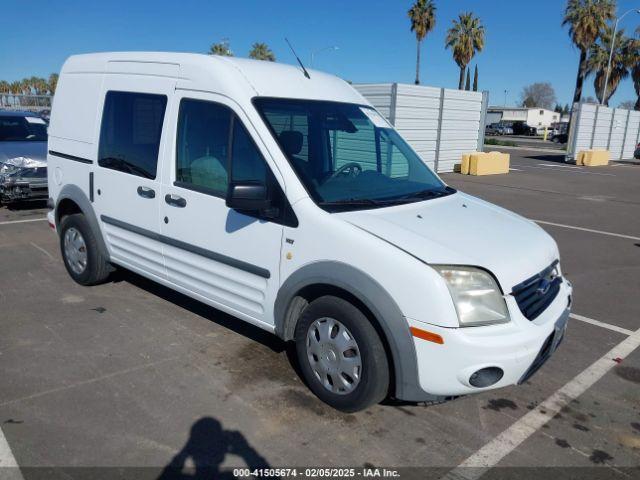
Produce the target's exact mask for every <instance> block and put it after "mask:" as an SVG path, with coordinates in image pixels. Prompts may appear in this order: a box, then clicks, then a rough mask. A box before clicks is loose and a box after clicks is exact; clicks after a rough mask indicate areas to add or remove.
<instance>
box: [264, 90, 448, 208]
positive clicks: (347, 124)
mask: <svg viewBox="0 0 640 480" xmlns="http://www.w3.org/2000/svg"><path fill="white" fill-rule="evenodd" d="M254 103H255V105H256V107H257V109H258V111H259V112H260V114H261V115H262V117H263V119H264V120H265V121H266V123H267V124H268V126H269V128H270V129H271V131H272V133H273V135H274V137H275V138H276V140H277V142H278V144H279V145H280V148H281V149H282V151H283V152H284V153H285V155H286V156H287V158H288V160H289V162H290V163H291V165H292V167H293V169H294V170H295V171H296V173H297V175H298V177H299V178H300V180H301V181H302V182H303V183H304V186H305V187H306V189H307V191H308V192H309V194H310V195H311V197H312V198H313V199H314V201H315V202H316V203H317V204H318V205H320V206H321V207H322V208H324V209H326V210H328V211H344V210H353V209H364V208H376V207H385V206H389V205H397V204H401V203H411V202H419V201H423V200H427V199H431V198H436V197H440V196H444V195H449V194H451V193H454V192H455V190H454V189H453V188H451V187H447V186H446V185H445V184H444V183H442V181H441V180H440V179H439V178H438V177H437V176H436V175H435V174H434V173H433V172H432V171H431V170H430V169H429V168H428V167H427V166H426V165H425V164H424V162H423V161H422V160H421V159H420V157H418V155H417V154H416V153H415V152H414V151H413V150H412V149H411V147H409V145H407V143H406V142H405V141H404V140H403V139H402V138H401V137H400V135H398V133H397V132H396V131H395V130H394V129H393V128H392V127H391V126H390V125H389V123H387V121H386V120H385V119H384V118H382V117H381V116H380V114H378V113H377V112H376V111H375V110H374V109H372V108H370V107H366V106H361V105H355V104H347V103H337V102H327V101H312V100H289V99H274V98H256V99H254Z"/></svg>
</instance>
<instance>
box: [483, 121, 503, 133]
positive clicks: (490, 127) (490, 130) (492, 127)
mask: <svg viewBox="0 0 640 480" xmlns="http://www.w3.org/2000/svg"><path fill="white" fill-rule="evenodd" d="M484 134H485V135H501V129H500V127H499V126H498V125H497V124H495V123H492V124H491V125H487V126H486V127H485V129H484Z"/></svg>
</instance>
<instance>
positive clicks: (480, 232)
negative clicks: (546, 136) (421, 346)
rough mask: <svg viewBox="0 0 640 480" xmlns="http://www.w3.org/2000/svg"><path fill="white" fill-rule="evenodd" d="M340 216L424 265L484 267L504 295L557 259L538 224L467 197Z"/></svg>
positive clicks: (554, 244)
mask: <svg viewBox="0 0 640 480" xmlns="http://www.w3.org/2000/svg"><path fill="white" fill-rule="evenodd" d="M338 215H339V216H340V217H341V218H343V219H344V220H345V221H347V222H349V223H351V224H352V225H355V226H356V227H358V228H361V229H362V230H365V231H367V232H369V233H371V234H372V235H375V236H376V237H379V238H381V239H382V240H384V241H386V242H388V243H391V244H393V245H395V246H396V247H398V248H399V249H401V250H404V251H406V252H407V253H409V254H410V255H413V256H414V257H416V258H419V259H420V260H422V261H423V262H425V263H428V264H445V265H471V266H478V267H482V268H485V269H487V270H489V271H490V272H492V273H493V274H494V275H495V276H496V278H497V279H498V282H499V283H500V286H501V287H502V290H503V291H504V293H509V292H511V289H512V287H513V286H515V285H517V284H518V283H520V282H522V281H524V280H526V279H527V278H529V277H531V276H533V275H535V274H537V273H539V272H540V271H542V270H543V269H544V268H545V267H548V266H549V265H550V264H551V263H552V262H553V261H554V260H556V259H557V258H558V247H557V245H556V243H555V241H554V240H553V239H552V238H551V237H550V236H549V235H548V234H547V233H546V232H545V231H544V230H542V228H540V227H538V225H536V224H535V223H533V222H532V221H530V220H527V219H525V218H523V217H521V216H519V215H516V214H515V213H512V212H509V211H508V210H505V209H503V208H500V207H498V206H495V205H492V204H490V203H487V202H485V201H483V200H480V199H478V198H475V197H472V196H470V195H466V194H463V193H456V194H454V195H450V196H448V197H443V198H439V199H434V200H428V201H424V202H417V203H412V204H408V205H400V206H396V207H390V208H381V209H377V210H360V211H353V212H345V213H341V214H338Z"/></svg>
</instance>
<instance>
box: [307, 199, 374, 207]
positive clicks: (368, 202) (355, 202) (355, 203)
mask: <svg viewBox="0 0 640 480" xmlns="http://www.w3.org/2000/svg"><path fill="white" fill-rule="evenodd" d="M380 205H381V202H378V201H376V200H372V199H370V198H350V199H343V200H334V201H332V202H318V206H320V207H371V206H373V207H379V206H380Z"/></svg>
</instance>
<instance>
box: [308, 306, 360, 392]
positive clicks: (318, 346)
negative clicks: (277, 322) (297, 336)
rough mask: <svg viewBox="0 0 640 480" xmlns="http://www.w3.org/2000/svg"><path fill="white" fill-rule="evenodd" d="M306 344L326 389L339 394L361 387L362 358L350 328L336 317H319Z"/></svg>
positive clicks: (310, 358)
mask: <svg viewBox="0 0 640 480" xmlns="http://www.w3.org/2000/svg"><path fill="white" fill-rule="evenodd" d="M306 345H307V358H308V359H309V365H310V366H311V370H312V372H313V373H314V375H315V376H316V378H317V379H318V380H319V381H320V383H321V384H322V385H323V386H324V388H326V389H327V390H329V391H330V392H332V393H335V394H338V395H346V394H349V393H351V392H353V391H354V390H355V389H356V388H357V386H358V385H359V383H360V379H361V377H362V357H361V355H360V348H358V344H357V343H356V340H355V338H354V337H353V335H352V334H351V332H350V331H349V329H348V328H347V327H345V326H344V325H343V324H342V323H341V322H339V321H338V320H336V319H334V318H328V317H323V318H319V319H317V320H315V321H314V322H313V323H312V324H311V325H310V326H309V330H308V331H307V344H306Z"/></svg>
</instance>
